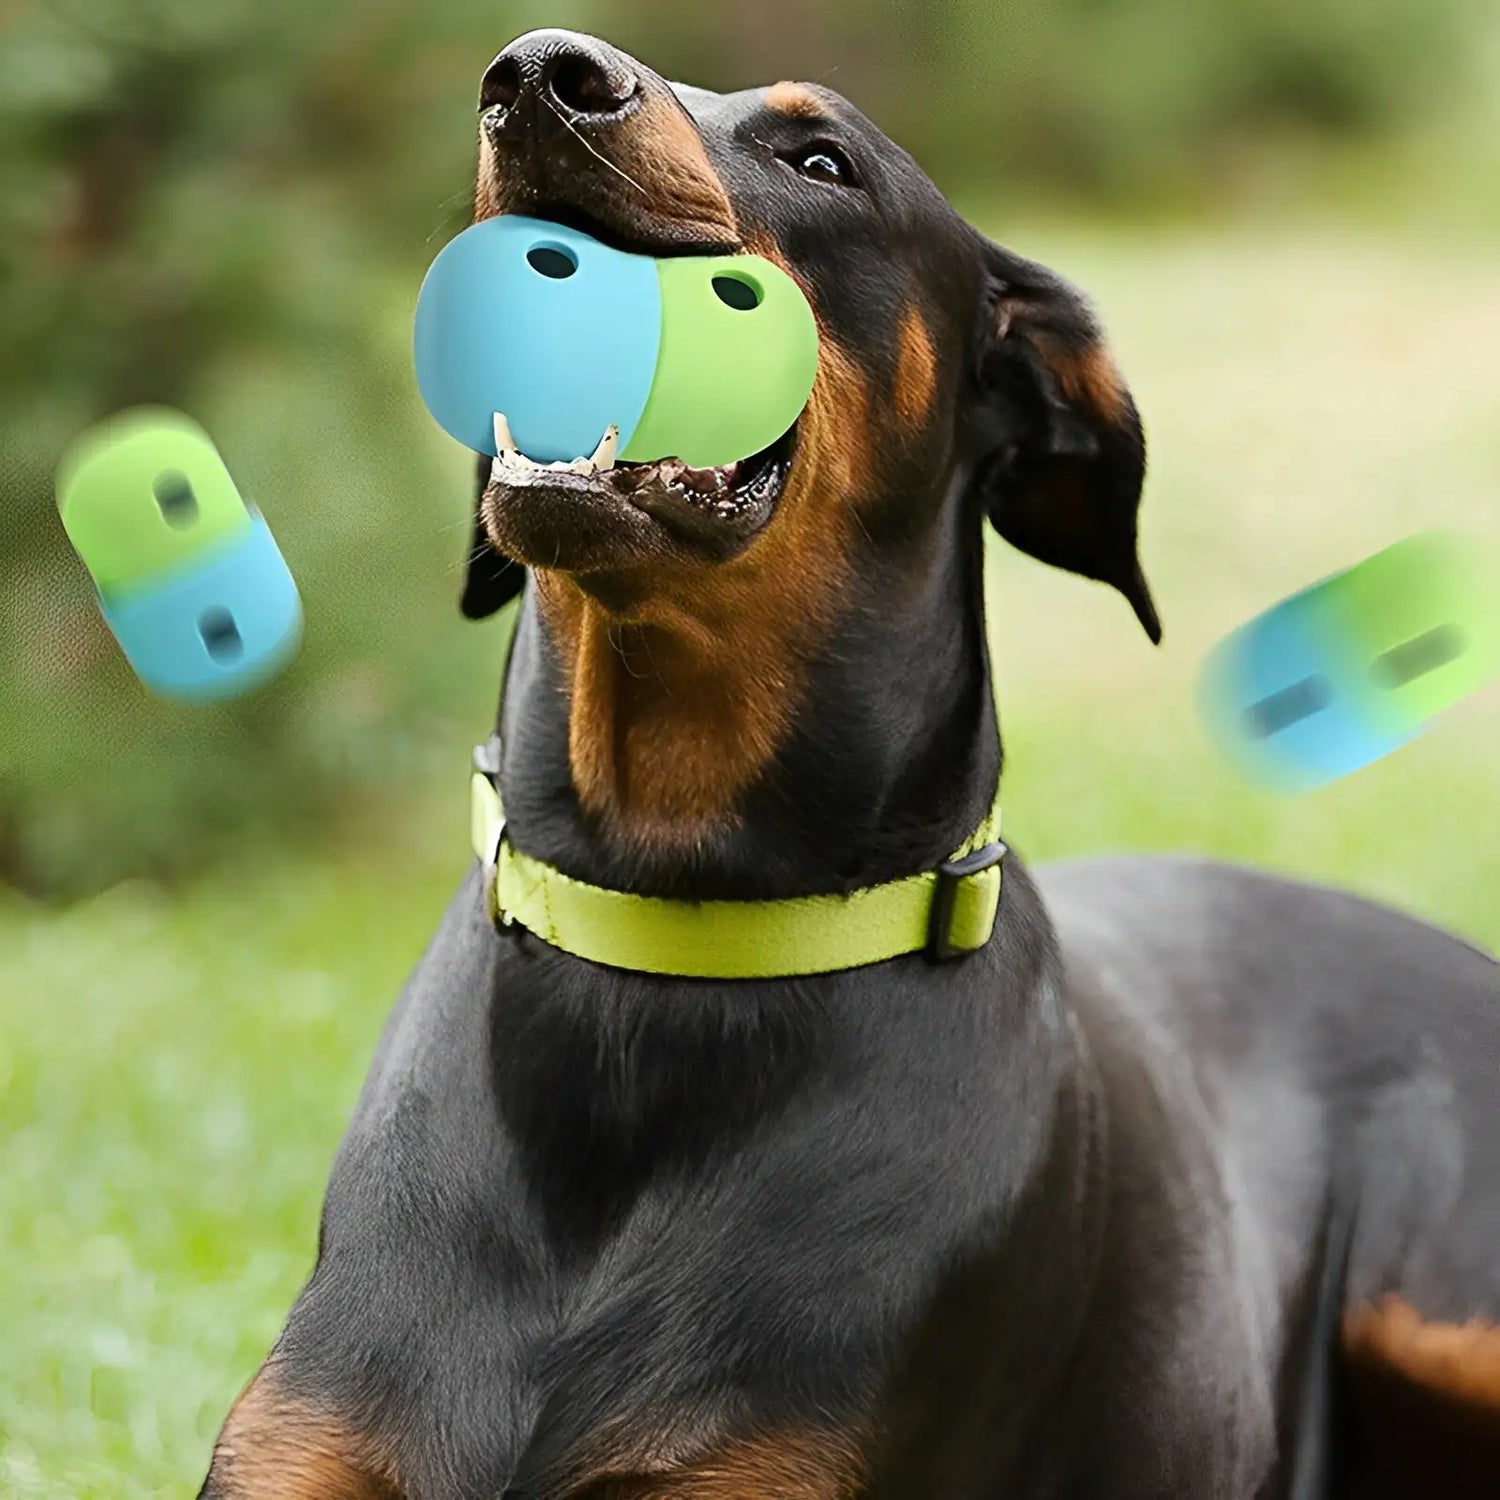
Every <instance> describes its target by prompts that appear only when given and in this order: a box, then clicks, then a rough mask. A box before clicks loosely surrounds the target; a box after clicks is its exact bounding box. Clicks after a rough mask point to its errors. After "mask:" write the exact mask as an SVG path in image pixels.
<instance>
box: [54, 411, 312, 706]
mask: <svg viewBox="0 0 1500 1500" xmlns="http://www.w3.org/2000/svg"><path fill="white" fill-rule="evenodd" d="M57 500H58V509H59V511H60V512H61V514H62V521H63V526H64V529H65V530H66V531H67V533H68V538H69V540H70V541H71V542H72V543H73V546H74V547H75V548H76V549H77V552H78V555H79V556H80V557H81V558H82V559H83V562H84V565H85V566H86V567H87V568H88V570H89V572H90V573H91V574H92V576H93V579H94V583H95V586H96V588H97V589H98V594H99V606H100V612H101V613H102V614H103V616H104V619H105V623H106V624H108V626H109V627H110V629H111V630H112V631H113V632H114V635H115V638H116V640H118V641H119V643H120V648H121V650H123V651H124V653H125V656H126V658H127V659H128V660H129V662H130V665H131V666H132V667H133V668H134V670H135V672H136V674H137V675H138V676H139V677H140V678H141V680H142V681H143V682H144V683H145V684H146V686H147V687H149V688H151V689H152V690H153V691H154V692H158V693H161V694H163V695H164V696H167V697H172V698H182V699H187V700H189V701H206V700H213V699H220V698H229V697H233V696H235V695H237V694H239V693H243V692H246V691H248V690H249V689H250V688H253V687H255V686H257V685H258V684H260V683H262V682H264V681H265V680H266V679H267V678H268V677H270V676H272V675H274V673H275V672H277V671H278V670H279V669H280V668H281V667H283V666H285V665H286V663H287V662H288V661H290V660H291V658H292V656H293V655H294V654H295V653H296V649H297V645H298V642H299V640H300V638H301V629H302V605H301V600H300V599H299V597H298V594H297V585H296V583H295V582H294V580H293V578H292V575H291V572H290V570H289V569H288V568H287V565H286V562H285V560H284V559H283V558H282V555H281V552H280V549H279V548H278V547H277V545H276V541H275V538H274V537H273V536H272V535H271V531H270V528H269V527H268V526H267V525H266V522H265V518H264V517H263V516H261V515H260V514H259V512H257V511H255V510H253V509H251V508H250V507H249V506H247V505H246V504H245V502H244V500H243V499H242V498H241V496H240V493H239V490H238V489H237V488H236V486H235V483H234V480H233V478H232V477H231V476H230V474H229V471H228V469H227V468H226V467H225V465H224V461H223V459H222V458H221V457H220V456H219V451H218V449H217V448H215V447H214V445H213V442H212V441H211V440H210V438H209V436H208V434H207V433H206V432H204V431H203V429H202V428H201V427H199V426H198V424H197V423H195V422H193V421H191V420H190V419H189V418H187V417H185V416H183V415H182V414H181V413H180V412H175V411H169V410H166V409H162V408H141V409H137V410H134V411H129V412H124V413H121V414H120V415H118V416H115V417H111V418H109V419H107V420H106V421H104V422H101V423H99V424H98V425H97V426H95V427H93V428H91V429H90V430H89V431H88V432H86V433H85V434H84V435H83V436H82V437H81V438H80V439H79V440H78V441H77V442H76V443H75V444H74V445H73V447H72V449H71V450H70V451H69V452H68V454H67V455H66V457H65V458H64V460H63V462H62V464H61V466H60V467H59V469H58V476H57Z"/></svg>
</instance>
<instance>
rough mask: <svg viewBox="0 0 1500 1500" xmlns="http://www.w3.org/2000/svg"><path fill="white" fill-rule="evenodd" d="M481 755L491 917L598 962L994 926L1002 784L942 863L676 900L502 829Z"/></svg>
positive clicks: (861, 945)
mask: <svg viewBox="0 0 1500 1500" xmlns="http://www.w3.org/2000/svg"><path fill="white" fill-rule="evenodd" d="M989 535H990V533H989V528H988V527H986V539H987V540H988V538H989ZM989 577H990V570H989V568H988V567H987V568H986V569H985V611H984V613H985V639H986V645H987V647H988V652H989V658H990V679H991V683H992V684H993V682H994V676H995V673H994V662H995V660H996V651H995V640H994V635H995V629H994V621H995V616H996V611H995V609H994V607H993V605H992V602H991V600H990V597H989V596H990V591H991V585H990V582H989ZM519 608H520V601H519V600H518V601H517V602H516V603H515V604H513V605H511V606H509V609H510V612H511V615H512V618H511V619H510V620H508V621H507V622H506V625H507V630H508V631H510V630H513V627H514V614H515V612H516V611H517V610H519ZM507 650H508V648H507ZM474 766H475V769H474V776H473V783H472V785H473V793H472V804H471V821H470V831H471V835H472V838H473V843H474V852H475V853H476V854H477V855H478V856H479V859H480V860H481V861H482V863H483V865H484V884H485V896H486V901H487V903H488V908H489V912H490V916H491V917H492V919H493V920H494V921H495V922H496V923H497V924H499V925H501V926H505V927H509V926H511V925H512V924H516V925H519V926H521V927H524V928H526V929H527V930H528V931H530V932H533V933H535V934H536V935H537V937H539V938H541V939H542V941H543V942H545V943H550V944H551V945H552V946H553V947H554V948H561V949H562V950H563V952H565V953H572V954H575V955H576V956H577V957H579V958H586V959H590V960H592V961H593V962H594V963H599V964H609V965H610V966H611V967H613V968H617V969H633V970H636V971H638V972H640V973H644V974H674V975H678V976H681V977H684V978H693V979H771V978H777V977H780V976H784V975H793V974H826V973H830V972H832V971H834V970H836V969H857V968H860V967H862V966H863V965H865V964H875V963H882V962H884V961H885V960H886V959H890V958H896V957H899V956H900V955H902V954H905V953H926V954H928V955H929V956H930V957H932V958H935V959H948V958H955V957H959V956H961V955H962V954H965V953H971V952H974V951H975V950H977V949H979V948H983V947H984V945H985V944H986V943H987V942H988V941H989V939H990V934H991V932H992V931H993V930H994V926H995V916H996V913H997V912H998V911H999V908H1000V884H1001V861H1002V859H1003V858H1004V855H1005V846H1004V845H1003V844H1002V843H1001V842H1000V789H999V787H998V786H997V787H996V789H995V797H994V801H993V803H992V804H991V806H990V810H989V812H988V813H987V814H986V816H985V818H984V821H983V822H982V823H980V825H979V827H978V828H976V829H975V830H974V832H973V834H972V835H971V836H970V837H969V838H968V839H966V840H965V841H964V842H963V844H961V845H960V846H959V848H958V849H957V850H955V851H954V853H953V854H952V855H951V856H950V858H949V859H947V860H946V861H944V863H943V864H942V865H941V866H939V867H938V868H937V869H936V870H924V871H923V872H922V873H920V874H917V875H908V876H906V877H905V878H903V879H901V880H889V881H886V882H884V883H883V884H881V885H871V886H865V887H863V888H862V889H860V890H856V891H851V892H850V893H849V894H848V895H834V896H828V895H824V896H793V897H788V898H784V899H780V900H775V901H676V900H668V899H665V898H663V897H659V896H637V895H632V894H631V893H630V892H628V891H616V890H610V889H607V888H606V887H604V886H598V885H590V884H588V883H587V882H586V881H582V880H576V879H574V878H573V877H572V876H571V875H565V874H563V872H562V871H561V870H558V869H556V868H554V867H553V866H552V865H549V864H544V863H543V862H542V861H541V860H539V859H533V858H532V857H531V856H530V855H529V854H526V853H524V852H523V851H521V850H520V849H517V848H516V846H515V844H514V843H513V842H512V841H511V839H510V838H509V836H508V835H507V833H506V830H505V807H504V804H503V803H502V801H501V798H500V787H499V769H500V767H499V755H498V744H497V743H496V742H495V741H491V742H490V743H489V744H488V745H483V746H481V747H480V748H479V749H478V750H476V751H475V752H474Z"/></svg>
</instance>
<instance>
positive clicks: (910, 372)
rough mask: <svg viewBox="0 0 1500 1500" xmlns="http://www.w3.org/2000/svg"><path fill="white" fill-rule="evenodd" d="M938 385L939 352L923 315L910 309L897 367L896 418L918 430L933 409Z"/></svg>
mask: <svg viewBox="0 0 1500 1500" xmlns="http://www.w3.org/2000/svg"><path fill="white" fill-rule="evenodd" d="M936 385H937V352H936V351H935V350H934V348H933V346H932V334H931V333H930V332H929V331H928V328H927V324H926V322H925V321H924V320H923V317H922V314H921V313H920V312H919V311H918V310H917V309H916V308H915V307H909V308H907V310H906V316H905V317H903V318H902V320H901V338H900V355H899V358H898V362H897V365H896V386H895V392H894V396H895V403H896V414H897V416H899V417H900V418H901V420H902V421H903V422H905V423H906V425H907V426H908V427H914V426H916V425H917V423H919V422H920V421H921V420H922V419H923V418H924V417H925V416H926V415H927V413H928V410H929V409H930V408H931V406H932V394H933V391H934V389H935V388H936Z"/></svg>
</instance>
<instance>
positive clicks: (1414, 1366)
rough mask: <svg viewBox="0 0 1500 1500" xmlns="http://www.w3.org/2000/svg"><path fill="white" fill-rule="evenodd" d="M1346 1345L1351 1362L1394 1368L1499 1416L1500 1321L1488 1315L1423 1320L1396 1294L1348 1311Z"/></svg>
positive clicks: (1415, 1380)
mask: <svg viewBox="0 0 1500 1500" xmlns="http://www.w3.org/2000/svg"><path fill="white" fill-rule="evenodd" d="M1344 1350H1345V1352H1346V1354H1347V1355H1348V1357H1349V1359H1350V1360H1351V1361H1352V1362H1354V1363H1355V1364H1363V1365H1366V1366H1375V1367H1383V1368H1385V1369H1388V1370H1394V1371H1397V1372H1399V1373H1400V1374H1401V1375H1403V1376H1405V1377H1406V1378H1407V1379H1408V1380H1410V1381H1412V1382H1414V1383H1415V1384H1417V1385H1419V1386H1423V1387H1425V1388H1426V1389H1428V1390H1430V1391H1433V1392H1436V1393H1438V1394H1441V1395H1445V1396H1450V1397H1452V1398H1453V1399H1454V1400H1456V1401H1462V1402H1467V1403H1470V1404H1472V1405H1475V1406H1480V1407H1488V1408H1490V1409H1491V1410H1493V1412H1494V1413H1495V1416H1496V1419H1497V1421H1500V1327H1497V1326H1496V1325H1495V1324H1494V1323H1492V1322H1489V1321H1488V1320H1486V1319H1482V1318H1475V1319H1473V1320H1471V1321H1470V1322H1467V1323H1436V1322H1427V1321H1425V1320H1424V1319H1423V1318H1422V1315H1421V1314H1420V1313H1419V1312H1417V1310H1416V1309H1415V1308H1414V1307H1412V1306H1411V1304H1410V1303H1408V1302H1405V1301H1403V1300H1402V1299H1401V1298H1400V1297H1394V1296H1392V1297H1386V1298H1385V1299H1384V1300H1383V1301H1381V1302H1379V1303H1377V1304H1375V1305H1374V1306H1372V1307H1362V1308H1358V1309H1356V1310H1354V1311H1352V1312H1350V1313H1349V1314H1348V1315H1347V1316H1346V1318H1345V1320H1344Z"/></svg>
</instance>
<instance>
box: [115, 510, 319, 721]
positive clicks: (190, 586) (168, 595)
mask: <svg viewBox="0 0 1500 1500" xmlns="http://www.w3.org/2000/svg"><path fill="white" fill-rule="evenodd" d="M99 607H100V610H101V612H102V613H103V615H104V619H105V623H106V624H108V626H109V628H110V629H111V630H112V631H114V633H115V639H116V640H118V641H119V643H120V648H121V650H123V651H124V653H125V655H126V656H127V657H128V658H129V661H130V665H131V666H132V667H134V668H135V671H136V675H137V676H139V677H140V679H141V680H142V681H143V682H144V683H145V684H146V686H147V687H149V688H150V689H152V691H153V692H157V693H161V694H162V695H163V696H165V697H169V698H184V699H188V700H190V701H203V700H208V699H215V698H232V697H234V696H235V695H236V694H239V693H243V692H247V691H249V689H251V688H253V687H255V686H257V685H258V684H259V683H261V682H263V681H264V680H265V679H266V678H267V677H269V676H271V675H272V674H273V673H274V672H275V671H276V670H277V669H278V668H279V667H281V666H282V665H283V664H284V663H285V662H286V661H287V660H288V658H289V657H290V656H291V655H292V653H293V652H294V651H295V650H296V648H297V643H298V641H299V639H300V638H301V632H302V604H301V601H300V599H299V598H298V596H297V585H296V583H295V582H294V581H293V579H292V575H291V572H290V571H289V570H288V568H287V565H286V562H285V561H284V560H283V558H282V556H281V552H280V549H279V548H278V547H277V545H276V540H275V538H274V537H273V536H272V535H271V531H270V528H269V527H268V526H267V525H266V523H265V520H264V518H263V517H261V516H259V515H252V517H251V525H250V529H249V531H248V532H245V533H243V534H241V535H240V536H239V537H237V538H236V539H235V540H234V541H233V542H232V543H230V544H229V545H227V546H224V547H220V548H215V549H214V550H213V551H212V552H211V553H210V554H208V555H207V556H205V557H204V559H203V561H202V563H201V565H199V566H195V567H192V568H188V569H185V570H181V571H174V572H172V573H170V574H169V575H166V576H165V577H163V579H162V581H161V582H160V583H159V584H157V585H156V586H154V587H146V588H143V589H140V590H136V591H132V592H131V593H130V594H129V595H127V596H118V595H116V596H113V597H110V598H104V597H102V596H101V598H100V601H99Z"/></svg>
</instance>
